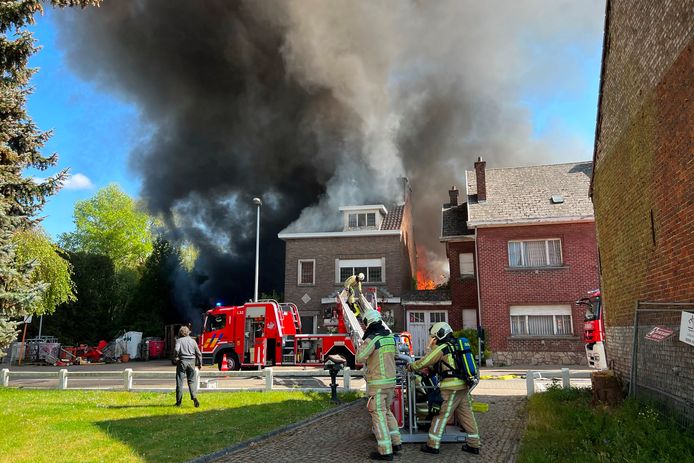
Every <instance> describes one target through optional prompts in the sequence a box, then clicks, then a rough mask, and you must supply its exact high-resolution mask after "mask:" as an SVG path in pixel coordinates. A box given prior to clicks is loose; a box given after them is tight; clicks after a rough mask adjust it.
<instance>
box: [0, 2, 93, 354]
mask: <svg viewBox="0 0 694 463" xmlns="http://www.w3.org/2000/svg"><path fill="white" fill-rule="evenodd" d="M51 3H52V4H53V5H57V6H86V5H97V4H98V3H99V0H52V2H51ZM41 11H42V6H41V1H40V0H10V1H6V0H4V1H2V2H0V354H1V353H2V352H3V351H4V350H5V348H6V347H7V346H8V345H9V343H10V342H12V340H13V339H14V337H15V331H16V324H17V321H19V320H20V319H21V318H22V317H24V316H26V315H28V314H29V313H31V311H32V310H33V309H34V308H35V307H36V305H37V304H38V301H39V300H40V299H41V296H42V294H43V292H44V291H45V290H46V288H47V285H46V284H45V283H42V282H36V281H32V278H31V272H32V269H33V266H34V265H35V264H34V262H22V261H21V260H20V259H18V258H17V255H16V253H15V245H14V243H13V236H14V235H15V233H17V232H18V231H20V230H25V229H28V228H30V227H32V226H33V225H35V223H36V222H37V220H38V219H37V215H36V214H37V212H38V211H39V210H40V209H41V207H42V206H43V204H44V203H45V201H46V198H47V197H48V196H50V195H52V194H54V193H55V192H56V190H57V189H58V187H59V186H60V184H61V182H62V181H63V180H64V179H65V176H66V172H65V171H62V172H60V173H58V174H57V175H54V176H50V177H48V178H46V179H44V180H42V181H39V182H37V181H35V179H32V178H31V177H29V176H26V175H24V170H25V169H27V168H35V169H38V170H45V169H47V168H49V167H51V166H53V165H55V163H56V161H57V157H56V155H55V154H53V155H50V156H43V155H42V154H41V148H43V146H44V144H45V143H46V141H47V140H48V138H49V137H50V133H49V132H42V131H41V130H39V129H38V127H37V126H36V124H34V122H33V121H32V120H31V118H30V117H29V115H28V114H27V111H26V100H27V97H28V96H29V94H30V93H31V87H30V86H29V80H30V79H31V76H32V75H33V74H34V72H35V71H36V70H35V69H31V68H29V67H28V66H27V63H28V60H29V57H31V55H32V54H33V53H35V52H36V50H37V46H36V42H35V40H34V38H33V35H32V33H31V32H29V31H28V30H27V26H29V25H30V24H32V23H33V22H34V16H35V15H36V14H37V13H41Z"/></svg>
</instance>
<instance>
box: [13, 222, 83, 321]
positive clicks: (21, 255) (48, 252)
mask: <svg viewBox="0 0 694 463" xmlns="http://www.w3.org/2000/svg"><path fill="white" fill-rule="evenodd" d="M13 241H14V242H15V244H16V246H17V247H16V257H17V259H18V260H19V261H20V262H31V263H32V264H33V265H34V266H35V267H34V270H33V272H32V273H31V281H32V282H34V283H37V284H44V286H45V289H44V290H43V292H42V293H41V297H40V298H38V299H37V301H36V306H35V307H33V308H32V312H33V313H35V314H37V315H43V314H49V313H52V312H53V311H54V310H55V308H56V307H57V306H58V305H60V304H62V303H64V302H69V301H74V300H75V285H74V283H73V282H72V264H70V262H68V261H67V260H66V259H65V258H64V257H63V255H62V251H61V250H60V248H58V246H56V245H55V244H54V243H52V242H51V240H50V239H49V238H48V236H46V234H45V233H44V232H43V230H41V229H40V228H32V229H29V230H23V231H20V232H19V233H17V234H15V236H14V239H13Z"/></svg>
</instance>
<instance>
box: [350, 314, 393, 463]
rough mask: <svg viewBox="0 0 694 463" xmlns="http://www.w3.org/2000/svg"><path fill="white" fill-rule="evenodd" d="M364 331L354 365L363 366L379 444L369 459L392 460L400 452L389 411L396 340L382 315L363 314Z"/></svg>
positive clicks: (369, 404)
mask: <svg viewBox="0 0 694 463" xmlns="http://www.w3.org/2000/svg"><path fill="white" fill-rule="evenodd" d="M364 319H365V323H366V332H365V333H364V338H363V342H362V343H361V345H360V346H359V350H358V352H357V357H356V361H357V363H363V364H364V365H365V366H366V374H365V377H366V387H367V389H366V390H367V393H368V395H369V401H368V403H367V405H366V408H367V409H368V410H369V413H370V414H371V421H372V424H373V432H374V435H375V436H376V442H377V445H378V451H377V452H371V455H370V456H371V459H372V460H385V461H392V460H393V452H398V451H400V450H402V442H401V440H400V431H398V422H397V421H396V419H395V416H393V413H392V412H391V405H392V404H393V394H394V391H395V339H394V338H393V334H392V333H391V332H390V330H389V329H388V328H387V327H386V326H385V325H384V324H383V321H382V320H381V314H380V313H379V312H378V311H376V310H370V311H369V312H367V313H366V314H365V315H364Z"/></svg>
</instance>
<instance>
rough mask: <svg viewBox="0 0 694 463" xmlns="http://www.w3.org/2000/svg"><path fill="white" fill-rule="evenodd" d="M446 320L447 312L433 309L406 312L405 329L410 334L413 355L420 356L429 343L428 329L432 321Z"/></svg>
mask: <svg viewBox="0 0 694 463" xmlns="http://www.w3.org/2000/svg"><path fill="white" fill-rule="evenodd" d="M438 322H448V312H447V311H445V310H442V311H433V310H409V311H408V312H407V331H409V332H410V334H412V349H413V351H414V355H415V356H417V357H421V356H423V355H424V350H425V348H426V346H427V344H429V329H431V326H432V325H433V324H434V323H438Z"/></svg>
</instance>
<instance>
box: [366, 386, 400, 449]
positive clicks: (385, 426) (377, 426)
mask: <svg viewBox="0 0 694 463" xmlns="http://www.w3.org/2000/svg"><path fill="white" fill-rule="evenodd" d="M394 390H395V388H392V387H389V388H383V389H377V390H375V391H372V392H370V394H369V401H368V402H367V404H366V408H367V409H368V410H369V413H370V414H371V423H372V425H373V426H372V429H373V432H374V436H376V443H377V445H378V453H380V454H381V455H389V454H391V453H393V445H400V444H401V443H402V442H401V441H400V431H399V430H398V422H397V420H396V419H395V416H394V415H393V412H392V411H391V409H390V407H391V406H392V405H393V393H394Z"/></svg>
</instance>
